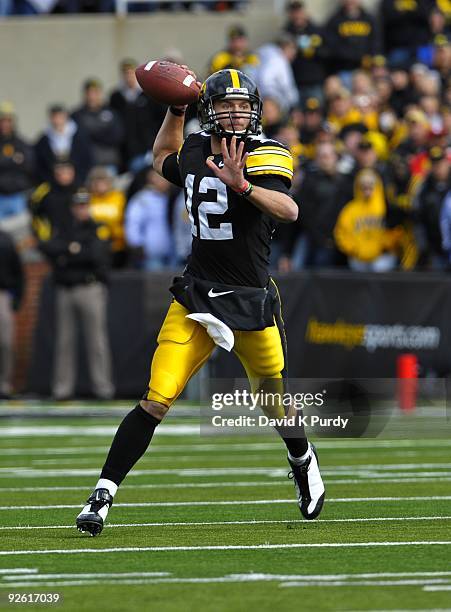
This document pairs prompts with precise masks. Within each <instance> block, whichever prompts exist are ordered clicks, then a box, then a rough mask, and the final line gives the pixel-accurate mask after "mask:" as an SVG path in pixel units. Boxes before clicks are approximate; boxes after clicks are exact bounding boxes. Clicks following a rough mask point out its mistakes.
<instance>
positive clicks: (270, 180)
mask: <svg viewBox="0 0 451 612" xmlns="http://www.w3.org/2000/svg"><path fill="white" fill-rule="evenodd" d="M248 180H249V181H250V182H251V183H252V185H255V186H256V187H263V189H271V190H272V191H280V193H286V194H287V195H290V190H289V188H288V185H287V182H286V181H285V180H284V179H283V178H282V177H281V176H280V177H279V176H277V175H275V174H261V175H258V176H252V175H250V176H248Z"/></svg>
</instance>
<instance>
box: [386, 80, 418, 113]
mask: <svg viewBox="0 0 451 612" xmlns="http://www.w3.org/2000/svg"><path fill="white" fill-rule="evenodd" d="M390 77H391V81H392V84H393V92H392V95H391V98H390V106H391V108H392V109H393V110H394V111H395V112H396V115H397V116H398V118H401V117H402V116H403V114H404V111H405V109H406V107H407V106H408V105H410V104H415V103H416V101H417V95H416V94H415V92H414V91H413V88H412V86H411V84H410V80H409V74H408V73H407V72H406V71H405V70H393V71H392V72H391V74H390Z"/></svg>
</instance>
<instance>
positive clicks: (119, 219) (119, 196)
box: [90, 189, 125, 252]
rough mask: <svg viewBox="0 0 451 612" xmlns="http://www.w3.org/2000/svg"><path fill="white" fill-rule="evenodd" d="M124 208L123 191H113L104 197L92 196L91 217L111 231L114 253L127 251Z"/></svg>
mask: <svg viewBox="0 0 451 612" xmlns="http://www.w3.org/2000/svg"><path fill="white" fill-rule="evenodd" d="M124 208H125V196H124V194H123V193H122V191H116V190H114V189H113V190H111V191H108V192H107V193H105V194H104V195H96V194H92V195H91V200H90V209H91V217H92V218H93V219H94V221H97V223H102V224H103V225H106V226H107V227H108V229H109V230H110V232H111V241H112V245H111V248H112V250H113V252H117V251H123V250H124V249H125V237H124Z"/></svg>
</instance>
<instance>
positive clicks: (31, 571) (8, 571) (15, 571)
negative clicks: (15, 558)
mask: <svg viewBox="0 0 451 612" xmlns="http://www.w3.org/2000/svg"><path fill="white" fill-rule="evenodd" d="M37 572H38V570H37V568H28V567H14V568H10V569H0V574H36V573H37ZM21 578H22V576H21ZM27 578H28V576H27Z"/></svg>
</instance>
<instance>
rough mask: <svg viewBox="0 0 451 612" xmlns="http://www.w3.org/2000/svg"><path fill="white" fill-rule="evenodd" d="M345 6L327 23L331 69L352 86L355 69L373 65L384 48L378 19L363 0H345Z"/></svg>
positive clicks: (342, 2) (342, 0)
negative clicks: (366, 8) (368, 9)
mask: <svg viewBox="0 0 451 612" xmlns="http://www.w3.org/2000/svg"><path fill="white" fill-rule="evenodd" d="M341 5H342V6H341V7H340V8H339V9H338V11H336V12H335V13H334V14H333V15H332V16H331V17H330V18H329V20H328V21H327V23H326V43H327V45H328V47H329V49H330V50H331V70H332V72H335V73H339V74H340V77H341V79H342V81H343V84H344V85H345V86H346V87H348V88H350V86H351V77H352V71H353V70H356V69H357V68H361V67H362V66H363V67H369V66H370V65H371V59H372V57H373V56H374V55H378V54H379V53H380V52H381V40H380V35H379V32H378V28H377V23H376V19H374V18H373V17H372V16H371V15H370V14H369V13H367V12H366V11H365V10H364V9H363V8H362V6H361V0H341Z"/></svg>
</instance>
